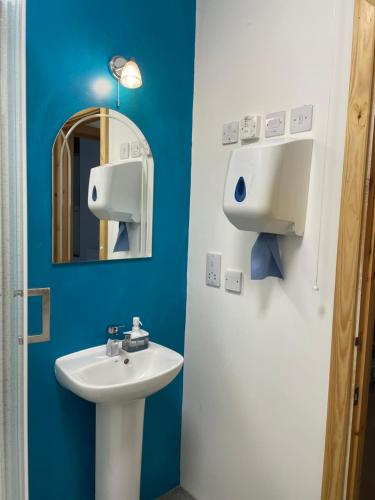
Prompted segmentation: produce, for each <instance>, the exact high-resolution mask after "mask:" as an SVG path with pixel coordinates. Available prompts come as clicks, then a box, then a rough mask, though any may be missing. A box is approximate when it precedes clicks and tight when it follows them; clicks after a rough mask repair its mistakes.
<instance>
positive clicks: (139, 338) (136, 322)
mask: <svg viewBox="0 0 375 500" xmlns="http://www.w3.org/2000/svg"><path fill="white" fill-rule="evenodd" d="M140 326H142V322H141V319H140V317H139V316H134V317H133V326H132V331H131V339H130V342H129V345H128V349H127V351H128V352H137V351H142V349H147V347H148V344H149V333H148V332H146V331H145V330H142V329H141V328H140Z"/></svg>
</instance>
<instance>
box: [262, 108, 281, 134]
mask: <svg viewBox="0 0 375 500" xmlns="http://www.w3.org/2000/svg"><path fill="white" fill-rule="evenodd" d="M284 134H285V111H279V112H277V113H270V114H269V115H266V132H265V135H266V137H277V136H279V135H284Z"/></svg>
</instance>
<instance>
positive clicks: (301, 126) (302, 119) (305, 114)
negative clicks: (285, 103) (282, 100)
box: [290, 104, 314, 134]
mask: <svg viewBox="0 0 375 500" xmlns="http://www.w3.org/2000/svg"><path fill="white" fill-rule="evenodd" d="M313 109H314V107H313V106H312V105H311V104H310V105H309V106H301V107H299V108H294V109H292V111H291V113H290V133H291V134H298V133H299V132H309V131H310V130H311V129H312V119H313Z"/></svg>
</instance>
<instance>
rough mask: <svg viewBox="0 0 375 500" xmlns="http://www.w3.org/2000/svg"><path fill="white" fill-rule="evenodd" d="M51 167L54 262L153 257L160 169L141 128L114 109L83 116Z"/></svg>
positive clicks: (64, 136)
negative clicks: (156, 173) (155, 186)
mask: <svg viewBox="0 0 375 500" xmlns="http://www.w3.org/2000/svg"><path fill="white" fill-rule="evenodd" d="M52 169H53V221H52V222H53V223H52V226H53V230H52V234H53V262H54V263H64V262H86V261H95V260H112V259H130V258H140V257H150V256H151V246H152V208H153V174H154V163H153V157H152V153H151V150H150V147H149V144H148V142H147V140H146V138H145V137H144V135H143V134H142V132H141V131H140V129H139V128H138V127H137V126H136V125H135V123H134V122H132V121H131V120H130V119H129V118H127V117H126V116H124V115H123V114H121V113H119V112H118V111H114V110H112V109H107V108H88V109H85V110H82V111H80V112H78V113H76V114H75V115H73V116H72V117H71V118H70V119H69V120H67V121H66V122H65V123H64V125H63V126H62V128H61V129H60V131H59V133H58V135H57V137H56V139H55V142H54V145H53V154H52Z"/></svg>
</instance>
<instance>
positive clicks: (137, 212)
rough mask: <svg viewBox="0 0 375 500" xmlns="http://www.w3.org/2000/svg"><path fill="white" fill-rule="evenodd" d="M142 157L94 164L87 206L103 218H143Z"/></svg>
mask: <svg viewBox="0 0 375 500" xmlns="http://www.w3.org/2000/svg"><path fill="white" fill-rule="evenodd" d="M142 168H143V163H142V160H141V159H140V160H129V161H123V162H118V163H113V164H106V165H101V166H100V167H94V168H92V169H91V171H90V181H89V189H88V206H89V209H90V210H91V212H92V213H93V214H94V215H95V216H96V217H97V218H98V219H100V220H113V221H121V222H137V223H139V222H141V202H142Z"/></svg>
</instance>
